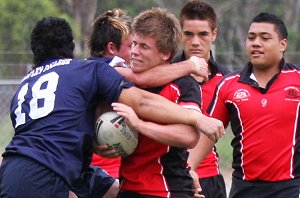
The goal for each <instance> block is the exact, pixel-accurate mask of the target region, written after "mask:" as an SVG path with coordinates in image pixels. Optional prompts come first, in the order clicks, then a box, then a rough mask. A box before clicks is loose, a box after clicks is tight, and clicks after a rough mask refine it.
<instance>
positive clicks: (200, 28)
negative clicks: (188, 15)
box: [182, 19, 217, 61]
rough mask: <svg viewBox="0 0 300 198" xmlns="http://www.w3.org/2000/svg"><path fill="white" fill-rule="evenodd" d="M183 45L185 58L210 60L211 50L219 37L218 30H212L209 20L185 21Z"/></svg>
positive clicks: (183, 25)
mask: <svg viewBox="0 0 300 198" xmlns="http://www.w3.org/2000/svg"><path fill="white" fill-rule="evenodd" d="M182 32H183V34H182V44H183V49H184V54H185V57H186V58H187V59H188V58H190V57H191V56H198V57H200V58H204V59H205V60H206V61H208V60H209V58H210V50H211V48H212V44H213V42H214V41H215V39H216V36H217V29H214V30H212V29H211V26H210V23H209V21H207V20H198V19H197V20H184V21H183V24H182Z"/></svg>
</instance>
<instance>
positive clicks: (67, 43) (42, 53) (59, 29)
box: [31, 17, 75, 67]
mask: <svg viewBox="0 0 300 198" xmlns="http://www.w3.org/2000/svg"><path fill="white" fill-rule="evenodd" d="M73 39H74V38H73V34H72V29H71V27H70V25H69V23H68V22H67V21H66V20H64V19H62V18H57V17H44V18H42V19H41V20H40V21H38V22H37V24H36V26H35V27H34V29H33V30H32V32H31V50H32V52H33V63H34V67H36V66H37V65H39V64H41V62H43V61H45V60H47V59H52V58H73V50H74V47H75V45H74V42H73Z"/></svg>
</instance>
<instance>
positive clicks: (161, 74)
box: [115, 56, 208, 88]
mask: <svg viewBox="0 0 300 198" xmlns="http://www.w3.org/2000/svg"><path fill="white" fill-rule="evenodd" d="M115 69H116V70H117V71H118V72H119V73H120V74H121V75H122V76H124V77H125V78H126V80H128V81H131V82H134V83H135V84H136V85H137V86H138V87H142V88H147V87H158V86H162V85H165V84H167V83H169V82H172V81H173V80H175V79H177V78H179V77H183V76H186V75H190V74H195V75H198V76H201V77H203V78H204V80H206V79H207V78H208V65H207V63H206V61H205V60H204V59H202V58H198V57H196V56H192V57H191V58H190V59H188V60H186V61H182V62H178V63H173V64H165V65H160V66H157V67H154V68H151V69H149V70H147V71H145V72H142V73H133V72H132V70H131V69H129V68H122V67H115ZM153 77H155V79H156V80H153Z"/></svg>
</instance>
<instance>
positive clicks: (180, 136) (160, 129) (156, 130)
mask: <svg viewBox="0 0 300 198" xmlns="http://www.w3.org/2000/svg"><path fill="white" fill-rule="evenodd" d="M120 106H122V111H120V112H119V113H121V114H122V116H123V117H124V118H125V120H126V122H127V124H128V125H129V126H130V128H132V129H133V130H135V131H138V132H139V133H142V134H143V135H145V136H147V137H149V138H151V139H153V140H155V141H156V142H160V143H162V144H167V145H171V146H175V147H184V148H193V147H194V146H195V145H196V144H197V142H198V139H199V136H200V134H199V133H198V132H197V131H196V130H195V128H194V127H192V126H189V125H183V124H167V125H161V124H157V123H154V122H147V121H143V120H141V119H139V118H138V116H137V115H136V113H135V112H134V111H133V109H132V108H131V107H129V106H127V105H124V104H120Z"/></svg>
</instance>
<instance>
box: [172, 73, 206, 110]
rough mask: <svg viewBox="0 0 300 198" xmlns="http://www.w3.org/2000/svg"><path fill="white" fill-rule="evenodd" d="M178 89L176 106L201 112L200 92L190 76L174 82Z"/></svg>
mask: <svg viewBox="0 0 300 198" xmlns="http://www.w3.org/2000/svg"><path fill="white" fill-rule="evenodd" d="M174 83H175V84H176V85H177V86H178V87H179V90H180V97H179V98H178V104H179V105H180V106H182V107H185V108H188V109H194V110H197V111H201V110H200V109H201V108H200V106H201V92H200V86H199V85H198V83H197V81H196V80H195V79H194V78H193V77H191V76H185V77H183V78H179V79H178V80H176V81H174Z"/></svg>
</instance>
